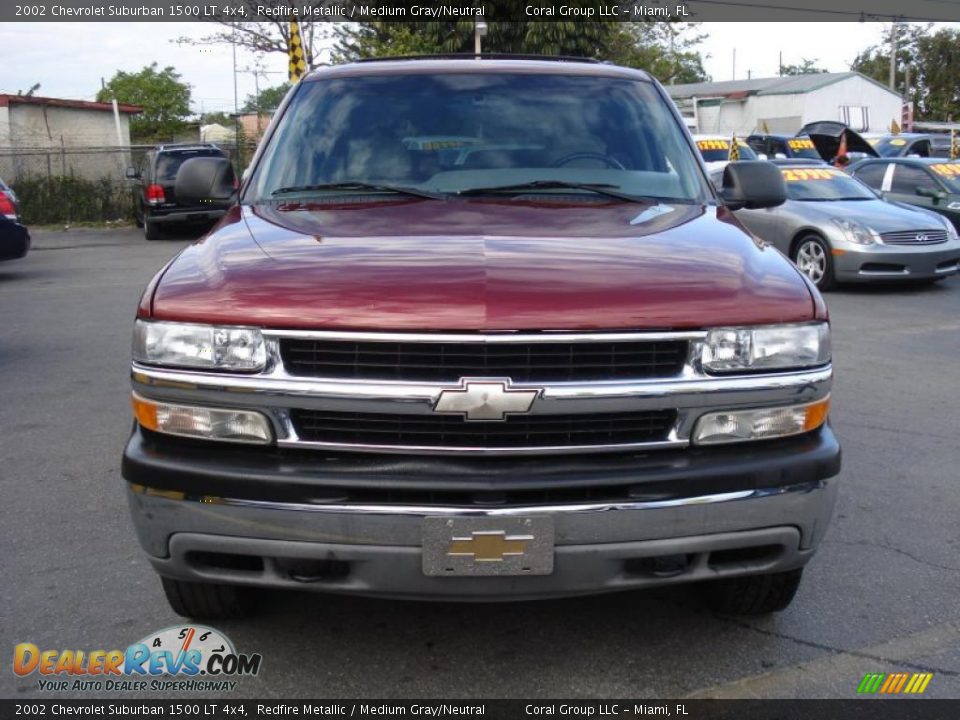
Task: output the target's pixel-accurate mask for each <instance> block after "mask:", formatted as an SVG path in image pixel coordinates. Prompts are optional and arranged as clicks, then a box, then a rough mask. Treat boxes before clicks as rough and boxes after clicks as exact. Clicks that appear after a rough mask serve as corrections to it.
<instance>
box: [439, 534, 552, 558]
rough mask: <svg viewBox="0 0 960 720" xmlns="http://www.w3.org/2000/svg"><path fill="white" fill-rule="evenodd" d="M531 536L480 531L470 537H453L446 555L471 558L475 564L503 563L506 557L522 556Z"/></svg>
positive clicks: (531, 538)
mask: <svg viewBox="0 0 960 720" xmlns="http://www.w3.org/2000/svg"><path fill="white" fill-rule="evenodd" d="M531 540H533V535H507V534H506V533H505V532H504V531H503V530H482V531H477V532H473V533H470V537H455V538H453V541H452V542H451V543H450V549H449V550H448V551H447V555H453V556H472V557H473V559H474V560H475V561H477V562H503V559H504V558H505V557H507V556H508V555H523V553H524V552H526V550H527V543H528V542H530V541H531Z"/></svg>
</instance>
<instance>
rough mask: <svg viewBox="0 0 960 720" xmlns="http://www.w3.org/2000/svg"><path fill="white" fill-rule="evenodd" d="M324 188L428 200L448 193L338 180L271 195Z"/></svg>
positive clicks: (280, 190)
mask: <svg viewBox="0 0 960 720" xmlns="http://www.w3.org/2000/svg"><path fill="white" fill-rule="evenodd" d="M323 190H348V191H349V190H373V191H374V192H386V193H397V194H398V195H413V196H414V197H421V198H427V199H428V200H444V199H446V197H447V196H446V195H442V194H440V193H434V192H430V191H429V190H420V189H419V188H414V187H407V186H405V185H381V184H379V183H366V182H354V181H350V182H336V183H320V184H317V185H291V186H290V187H283V188H280V189H279V190H274V191H273V192H272V193H270V195H271V196H273V197H276V196H277V195H289V194H292V193H302V192H320V191H323Z"/></svg>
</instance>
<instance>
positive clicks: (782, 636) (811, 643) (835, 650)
mask: <svg viewBox="0 0 960 720" xmlns="http://www.w3.org/2000/svg"><path fill="white" fill-rule="evenodd" d="M717 618H719V619H720V620H723V621H725V622H728V623H730V624H732V625H736V626H737V627H739V628H742V629H744V630H752V631H753V632H756V633H759V634H761V635H766V636H768V637H775V638H777V639H779V640H788V641H789V642H792V643H795V644H797V645H802V646H804V647H809V648H814V649H816V650H824V651H826V652H829V653H832V654H833V655H838V656H839V655H847V656H850V657H857V658H862V659H864V660H873V661H874V662H879V663H882V664H886V665H896V666H897V667H904V668H910V669H911V670H919V671H921V672H932V673H937V674H939V675H946V676H948V677H960V670H948V669H946V668H941V667H936V666H934V665H924V664H923V663H914V662H909V661H905V660H897V659H896V658H888V657H883V656H882V655H876V654H873V653H869V652H864V651H862V650H849V649H846V648H840V647H834V646H833V645H827V644H825V643H819V642H816V641H815V640H804V639H803V638H798V637H795V636H793V635H789V634H788V633H782V632H777V631H776V630H766V629H764V628H761V627H757V626H756V625H751V624H750V623H747V622H743V621H742V620H735V619H734V618H732V617H729V616H726V615H717Z"/></svg>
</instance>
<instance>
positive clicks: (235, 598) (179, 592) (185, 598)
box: [160, 577, 253, 620]
mask: <svg viewBox="0 0 960 720" xmlns="http://www.w3.org/2000/svg"><path fill="white" fill-rule="evenodd" d="M160 582H161V583H163V592H164V593H165V594H166V596H167V602H168V603H170V607H171V608H173V611H174V612H175V613H177V615H182V616H183V617H188V618H194V619H196V620H228V619H231V618H241V617H244V616H245V615H247V614H248V613H249V612H250V611H251V610H252V607H253V603H252V591H251V590H250V589H249V588H240V587H236V586H235V585H221V584H218V583H197V582H187V581H185V580H174V579H173V578H167V577H161V578H160Z"/></svg>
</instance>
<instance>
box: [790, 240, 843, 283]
mask: <svg viewBox="0 0 960 720" xmlns="http://www.w3.org/2000/svg"><path fill="white" fill-rule="evenodd" d="M792 260H793V262H794V263H796V265H797V267H798V268H799V269H800V272H802V273H803V274H804V275H806V276H807V277H808V278H810V280H811V281H813V284H814V285H816V286H817V288H818V289H820V290H830V289H831V288H833V287H835V286H836V280H835V278H834V273H833V256H832V255H831V252H830V245H829V244H828V243H827V241H826V240H824V239H823V238H821V237H820V236H819V235H806V236H804V237H802V238H801V239H800V242H798V243H797V247H796V250H794V252H793V258H792Z"/></svg>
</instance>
